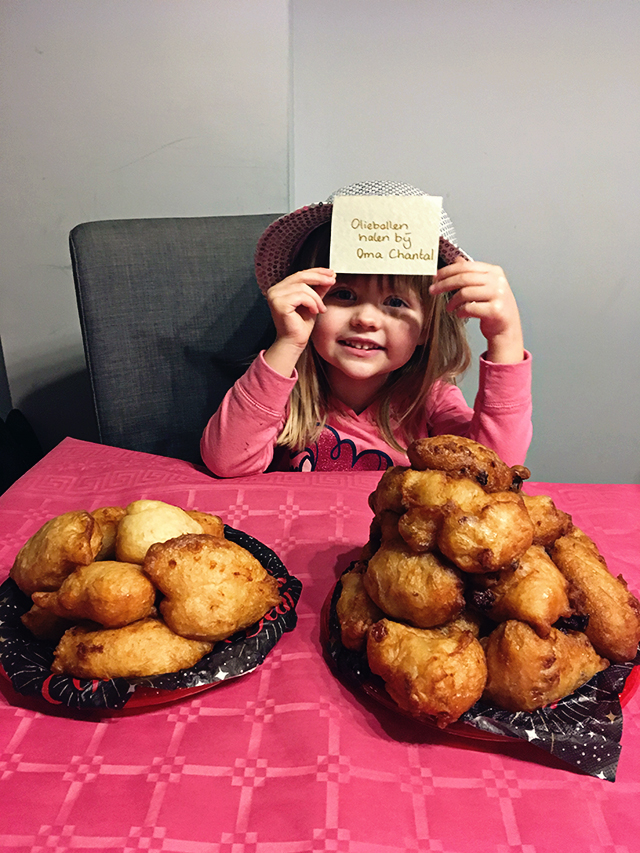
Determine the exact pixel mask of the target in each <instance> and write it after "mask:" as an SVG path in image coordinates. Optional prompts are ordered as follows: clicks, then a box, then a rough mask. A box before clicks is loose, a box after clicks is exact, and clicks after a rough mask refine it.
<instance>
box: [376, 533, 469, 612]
mask: <svg viewBox="0 0 640 853" xmlns="http://www.w3.org/2000/svg"><path fill="white" fill-rule="evenodd" d="M363 581H364V587H365V589H366V591H367V592H368V594H369V596H370V597H371V599H372V600H373V601H374V602H375V603H376V604H377V605H378V607H379V608H380V609H381V610H382V611H383V612H384V613H386V614H387V615H388V616H391V617H392V618H394V619H402V620H404V621H406V622H410V623H411V624H412V625H415V626H416V627H418V628H430V627H432V626H434V625H442V624H443V623H444V622H448V621H449V620H450V619H453V618H454V617H456V616H457V615H458V614H459V613H460V612H461V611H462V609H463V608H464V604H465V601H464V596H463V583H462V578H461V576H460V572H458V571H457V570H456V569H455V568H454V567H453V566H451V565H449V563H448V562H447V561H445V560H444V559H443V558H442V557H441V556H439V555H437V554H434V553H431V552H427V553H424V554H416V553H414V552H413V551H412V550H411V549H410V548H409V547H408V546H407V545H406V543H405V542H403V541H402V540H401V539H396V540H394V541H392V542H388V543H384V544H383V545H381V547H380V549H379V550H378V551H376V553H375V554H374V555H373V557H371V559H370V560H369V563H368V565H367V570H366V572H365V573H364V577H363Z"/></svg>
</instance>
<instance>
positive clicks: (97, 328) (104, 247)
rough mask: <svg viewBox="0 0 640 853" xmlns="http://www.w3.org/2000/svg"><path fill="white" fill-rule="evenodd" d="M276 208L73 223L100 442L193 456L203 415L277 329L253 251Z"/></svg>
mask: <svg viewBox="0 0 640 853" xmlns="http://www.w3.org/2000/svg"><path fill="white" fill-rule="evenodd" d="M277 216H278V214H266V215H255V216H213V217H194V218H173V219H172V218H167V219H128V220H111V221H103V222H85V223H83V224H81V225H78V226H76V227H75V228H74V229H73V231H72V232H71V234H70V238H69V240H70V251H71V261H72V267H73V274H74V280H75V285H76V296H77V300H78V311H79V314H80V325H81V327H82V335H83V341H84V348H85V354H86V359H87V367H88V370H89V376H90V379H91V386H92V391H93V399H94V404H95V410H96V417H97V420H98V429H99V435H100V441H101V442H102V443H104V444H110V445H115V446H117V447H125V448H128V449H131V450H143V451H147V452H149V453H157V454H160V455H163V456H174V457H176V458H179V459H186V460H188V461H191V462H199V461H200V453H199V449H198V444H199V440H200V435H201V434H202V430H203V428H204V426H205V424H206V422H207V420H208V419H209V417H211V415H212V414H213V412H214V411H215V410H216V408H217V407H218V405H219V404H220V401H221V400H222V397H223V396H224V394H225V392H226V391H227V389H228V388H230V387H231V385H232V384H233V383H234V382H235V380H236V379H237V378H238V377H239V376H240V375H241V374H242V373H243V372H244V371H245V370H246V368H247V366H248V365H249V363H250V362H251V360H252V359H253V357H254V356H255V354H256V353H257V352H259V350H260V349H262V348H263V347H264V346H268V344H269V343H270V341H271V340H272V338H273V324H272V321H271V316H270V313H269V309H268V306H267V302H266V300H265V298H264V296H262V294H261V293H260V291H259V290H258V286H257V284H256V281H255V274H254V268H253V254H254V251H255V246H256V243H257V241H258V238H259V236H260V234H261V233H262V232H263V231H264V229H265V228H266V227H267V225H269V223H271V222H272V221H273V220H274V219H276V218H277Z"/></svg>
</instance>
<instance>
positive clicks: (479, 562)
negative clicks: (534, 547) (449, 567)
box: [438, 492, 533, 573]
mask: <svg viewBox="0 0 640 853" xmlns="http://www.w3.org/2000/svg"><path fill="white" fill-rule="evenodd" d="M532 541H533V524H532V522H531V519H530V518H529V514H528V513H527V510H526V508H525V505H524V502H523V500H522V497H521V496H520V495H519V494H516V493H515V492H496V493H495V494H493V495H491V496H490V497H489V500H488V502H487V504H486V505H485V506H484V507H483V509H482V510H480V512H478V513H475V514H471V513H467V512H465V511H464V510H463V509H461V508H460V507H459V506H455V505H451V506H445V507H444V509H443V520H442V526H441V528H440V532H439V535H438V547H439V548H440V550H441V551H442V553H443V554H445V555H446V556H447V557H448V558H449V559H450V560H451V561H452V562H453V563H455V564H456V566H458V568H460V569H462V571H464V572H472V573H473V572H495V571H500V570H501V569H505V568H508V567H512V566H515V564H516V563H517V561H518V560H519V559H520V558H521V557H522V556H523V554H524V553H525V551H526V550H527V549H528V548H529V547H530V546H531V543H532Z"/></svg>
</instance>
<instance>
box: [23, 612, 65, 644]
mask: <svg viewBox="0 0 640 853" xmlns="http://www.w3.org/2000/svg"><path fill="white" fill-rule="evenodd" d="M20 621H21V622H22V624H23V625H24V626H25V628H27V629H28V630H29V631H31V633H32V634H33V636H34V637H37V638H38V639H39V640H45V641H46V642H51V643H57V642H58V641H59V640H60V637H62V635H63V634H64V632H65V631H66V630H67V629H68V628H70V627H71V625H72V624H73V623H72V622H71V620H69V619H62V618H61V617H60V616H56V615H55V613H52V612H51V611H50V610H43V608H42V607H38V605H37V604H34V605H33V606H32V607H31V609H30V610H27V612H26V613H23V614H22V616H21V617H20Z"/></svg>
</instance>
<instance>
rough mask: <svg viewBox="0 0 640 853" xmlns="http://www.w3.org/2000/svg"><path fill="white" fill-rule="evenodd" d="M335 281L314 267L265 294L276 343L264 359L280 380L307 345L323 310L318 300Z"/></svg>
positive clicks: (287, 279) (321, 269) (286, 279)
mask: <svg viewBox="0 0 640 853" xmlns="http://www.w3.org/2000/svg"><path fill="white" fill-rule="evenodd" d="M335 281H336V277H335V273H334V272H333V271H332V270H329V269H325V268H324V267H315V268H314V269H310V270H302V271H301V272H296V273H293V275H289V276H287V278H285V279H283V280H282V281H281V282H279V283H278V284H274V285H273V287H271V288H269V290H268V291H267V301H268V303H269V310H270V311H271V316H272V317H273V322H274V325H275V327H276V340H275V342H274V343H273V344H272V345H271V346H270V347H269V349H268V350H267V351H266V352H265V355H264V358H265V361H266V362H267V364H269V365H270V366H271V367H272V368H273V369H274V370H276V371H277V372H278V373H281V374H282V375H283V376H291V374H292V373H293V370H294V368H295V366H296V364H297V362H298V359H299V358H300V356H301V354H302V352H303V350H304V349H305V347H306V346H307V343H308V342H309V337H310V335H311V332H312V331H313V327H314V325H315V322H316V317H317V316H318V314H322V313H324V312H325V311H326V310H327V309H326V308H325V305H324V302H323V301H322V300H323V297H324V295H325V294H326V292H327V291H328V290H329V288H330V287H332V286H333V285H334V284H335Z"/></svg>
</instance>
